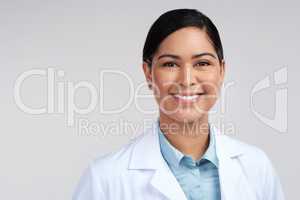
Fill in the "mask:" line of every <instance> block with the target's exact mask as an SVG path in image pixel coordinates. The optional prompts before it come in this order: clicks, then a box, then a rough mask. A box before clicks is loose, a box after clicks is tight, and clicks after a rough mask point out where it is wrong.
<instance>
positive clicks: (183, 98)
mask: <svg viewBox="0 0 300 200" xmlns="http://www.w3.org/2000/svg"><path fill="white" fill-rule="evenodd" d="M171 95H172V96H173V97H174V98H175V99H176V100H177V101H179V102H182V103H190V102H195V101H197V100H198V99H199V98H200V96H202V95H204V93H195V94H171Z"/></svg>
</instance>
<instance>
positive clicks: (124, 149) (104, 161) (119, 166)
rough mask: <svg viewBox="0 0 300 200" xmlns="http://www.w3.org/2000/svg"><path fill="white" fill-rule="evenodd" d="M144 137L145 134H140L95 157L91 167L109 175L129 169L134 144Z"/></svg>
mask: <svg viewBox="0 0 300 200" xmlns="http://www.w3.org/2000/svg"><path fill="white" fill-rule="evenodd" d="M142 137H143V135H139V136H137V137H136V138H133V139H130V140H129V141H128V142H127V143H126V144H124V145H123V146H121V147H119V148H118V149H116V150H114V151H112V152H110V153H107V154H104V155H102V156H99V157H97V158H95V159H94V160H92V161H91V163H90V167H91V168H93V170H94V171H95V172H102V174H105V173H106V174H107V175H111V174H110V173H113V174H116V173H118V172H123V171H125V170H127V169H128V165H129V162H130V158H131V154H132V151H133V149H134V146H135V145H136V143H138V141H139V140H140V139H141V138H142ZM103 172H105V173H103Z"/></svg>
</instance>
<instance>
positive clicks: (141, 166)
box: [73, 123, 284, 200]
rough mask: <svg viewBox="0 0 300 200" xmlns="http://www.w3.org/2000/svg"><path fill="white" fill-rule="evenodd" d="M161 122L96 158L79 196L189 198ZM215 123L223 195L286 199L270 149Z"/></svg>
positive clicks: (100, 199)
mask: <svg viewBox="0 0 300 200" xmlns="http://www.w3.org/2000/svg"><path fill="white" fill-rule="evenodd" d="M157 128H158V125H157V123H153V126H151V128H149V129H147V130H146V131H144V133H143V134H141V135H140V136H138V137H136V138H135V139H132V140H131V142H130V143H128V144H127V145H125V146H123V147H122V148H120V149H119V150H117V151H115V152H113V153H110V154H107V155H105V156H102V157H100V158H98V159H95V160H94V161H93V162H92V163H90V165H89V166H88V168H87V169H86V170H85V172H84V174H83V175H82V177H81V180H80V182H79V184H78V185H77V187H76V189H75V191H74V194H73V200H167V199H168V200H187V199H186V197H185V194H184V192H183V190H182V189H181V187H180V185H179V184H178V182H177V180H176V178H175V177H174V175H173V174H172V172H171V171H170V169H169V168H168V165H167V164H166V162H165V161H164V159H163V157H162V155H161V152H160V146H159V140H158V134H157ZM212 128H213V131H211V133H212V135H213V136H214V137H215V141H216V152H217V156H218V159H219V178H220V187H221V198H222V200H284V195H283V192H282V188H281V184H280V182H279V179H278V177H277V175H276V172H275V170H274V168H273V167H272V164H271V162H270V160H269V159H268V157H267V156H266V154H265V153H264V152H263V151H262V150H260V149H258V148H257V147H254V146H250V145H248V144H245V143H242V142H239V141H237V140H236V139H232V138H230V137H229V136H226V135H224V134H222V133H221V132H220V131H219V130H218V129H217V128H216V127H214V126H212Z"/></svg>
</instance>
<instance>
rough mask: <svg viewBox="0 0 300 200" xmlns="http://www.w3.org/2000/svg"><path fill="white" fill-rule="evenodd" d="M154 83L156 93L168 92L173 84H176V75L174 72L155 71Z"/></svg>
mask: <svg viewBox="0 0 300 200" xmlns="http://www.w3.org/2000/svg"><path fill="white" fill-rule="evenodd" d="M154 77H155V78H154V85H155V87H156V90H155V93H156V94H158V93H160V94H161V95H164V94H165V93H167V92H168V88H169V87H170V85H171V84H174V81H175V76H174V74H172V73H162V72H159V71H157V72H154Z"/></svg>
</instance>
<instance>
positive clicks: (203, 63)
mask: <svg viewBox="0 0 300 200" xmlns="http://www.w3.org/2000/svg"><path fill="white" fill-rule="evenodd" d="M209 65H210V63H209V62H205V61H201V62H198V63H196V66H200V67H203V66H209Z"/></svg>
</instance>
